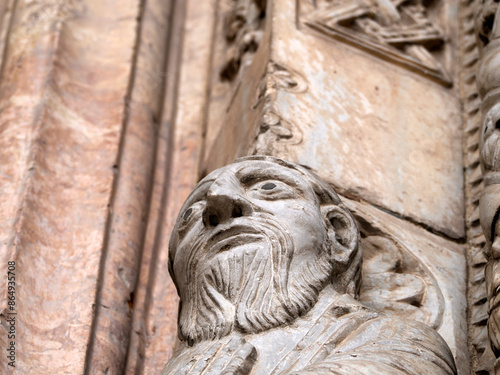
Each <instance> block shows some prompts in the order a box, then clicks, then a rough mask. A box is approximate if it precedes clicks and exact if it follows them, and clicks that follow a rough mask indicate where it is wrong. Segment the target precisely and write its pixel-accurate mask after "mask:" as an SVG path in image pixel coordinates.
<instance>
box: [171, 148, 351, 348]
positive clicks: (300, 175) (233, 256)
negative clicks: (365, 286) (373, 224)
mask: <svg viewBox="0 0 500 375" xmlns="http://www.w3.org/2000/svg"><path fill="white" fill-rule="evenodd" d="M277 160H278V159H273V158H270V157H262V158H261V159H257V160H255V159H252V158H249V159H244V160H241V161H237V162H235V163H234V164H231V165H229V166H226V167H223V168H221V169H218V170H216V171H214V172H213V173H211V174H210V175H208V176H207V177H206V178H204V179H203V180H202V181H201V182H200V183H199V184H198V185H197V187H196V188H195V190H194V191H193V193H192V194H191V195H190V196H189V198H188V199H187V200H186V202H185V204H184V206H183V208H182V209H181V211H180V214H179V217H178V219H177V223H176V225H175V228H174V231H173V235H172V238H171V243H170V257H171V272H172V276H173V278H174V280H175V283H176V286H177V288H178V291H179V295H180V297H181V308H180V316H179V336H180V338H181V339H184V340H187V341H188V342H190V343H194V342H197V341H200V340H202V339H213V338H216V337H221V336H223V335H226V334H228V333H229V332H230V331H231V330H232V329H234V328H237V329H240V330H242V331H246V332H258V331H262V330H264V329H268V328H271V327H274V326H277V325H279V324H282V323H284V322H288V321H290V320H292V319H294V318H296V317H297V316H299V315H300V314H302V313H304V312H305V311H307V310H308V309H309V308H310V307H312V305H313V304H314V302H315V301H316V298H317V295H318V293H319V291H320V290H321V289H322V288H323V287H324V285H325V284H326V283H327V281H328V280H329V279H330V278H331V276H332V271H333V270H334V268H335V266H336V265H338V264H340V263H342V261H343V260H345V259H347V258H349V257H350V254H351V253H352V251H353V248H354V247H356V246H357V229H356V228H355V225H354V222H353V221H352V218H351V216H350V215H349V214H347V213H346V212H345V210H344V209H343V208H340V207H339V206H337V205H336V204H327V205H323V206H322V205H321V204H320V203H321V202H320V196H319V195H318V193H317V191H315V189H314V186H313V184H312V183H311V178H310V177H308V176H307V175H306V174H304V172H303V171H302V169H294V168H289V167H285V166H283V165H280V164H279V163H277V162H276V161H277ZM316 190H317V189H316ZM333 194H334V193H333ZM334 198H335V197H334ZM337 199H338V198H337ZM353 229H354V232H353Z"/></svg>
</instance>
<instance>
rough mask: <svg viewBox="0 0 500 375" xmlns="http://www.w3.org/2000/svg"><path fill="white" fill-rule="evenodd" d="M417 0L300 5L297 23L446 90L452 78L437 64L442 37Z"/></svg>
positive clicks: (331, 0)
mask: <svg viewBox="0 0 500 375" xmlns="http://www.w3.org/2000/svg"><path fill="white" fill-rule="evenodd" d="M439 1H440V0H436V1H434V2H432V1H431V2H424V1H421V0H376V1H368V0H319V1H316V2H314V4H309V3H308V0H303V1H302V3H301V5H302V8H301V9H302V10H301V12H300V13H301V22H302V23H304V24H305V25H307V26H308V27H309V28H312V29H314V30H316V31H318V32H320V33H321V34H323V35H326V36H328V37H330V38H334V39H337V40H341V41H344V42H347V43H349V44H351V45H354V46H356V47H358V48H360V49H363V50H365V51H367V52H369V53H372V54H374V55H376V56H378V57H381V58H383V59H385V60H388V61H391V62H393V63H396V64H399V65H402V66H404V67H406V68H408V69H410V70H413V71H416V72H418V73H420V74H423V75H425V76H427V77H429V78H431V79H433V80H436V81H438V82H440V83H441V84H443V85H445V86H451V84H452V81H451V78H450V76H449V74H448V72H447V71H446V69H445V68H444V67H443V64H442V62H441V60H442V56H441V55H442V53H443V50H444V44H445V43H446V37H445V35H444V33H443V31H442V29H441V27H440V25H438V24H437V22H435V21H433V19H434V18H435V17H431V15H430V14H429V13H431V12H433V11H434V10H431V9H436V8H438V7H436V4H434V3H436V2H439Z"/></svg>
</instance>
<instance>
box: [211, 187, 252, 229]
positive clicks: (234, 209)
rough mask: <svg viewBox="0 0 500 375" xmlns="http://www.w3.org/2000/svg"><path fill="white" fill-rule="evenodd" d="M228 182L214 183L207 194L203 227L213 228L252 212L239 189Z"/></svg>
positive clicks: (250, 206)
mask: <svg viewBox="0 0 500 375" xmlns="http://www.w3.org/2000/svg"><path fill="white" fill-rule="evenodd" d="M228 182H229V181H221V182H219V181H215V182H214V183H213V184H212V186H211V187H210V190H209V191H208V192H207V204H206V207H205V211H204V212H203V222H204V224H205V226H211V227H215V226H217V225H219V224H222V223H224V222H227V221H229V220H231V219H233V218H236V217H240V216H248V215H251V214H252V212H253V208H252V205H251V204H250V202H249V201H248V200H247V199H245V198H244V197H243V196H242V195H241V194H240V192H239V191H238V190H239V189H238V188H237V187H236V186H234V185H235V184H233V183H228Z"/></svg>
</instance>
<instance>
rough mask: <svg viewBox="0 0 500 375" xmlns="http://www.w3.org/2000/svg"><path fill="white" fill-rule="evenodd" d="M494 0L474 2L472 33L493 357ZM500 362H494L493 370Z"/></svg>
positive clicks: (497, 80)
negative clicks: (475, 45) (476, 48)
mask: <svg viewBox="0 0 500 375" xmlns="http://www.w3.org/2000/svg"><path fill="white" fill-rule="evenodd" d="M499 9H500V8H499V7H498V3H495V2H491V1H486V2H484V3H480V4H478V8H477V11H476V22H475V28H476V35H477V38H478V43H479V47H480V48H479V58H480V59H479V64H478V70H477V78H476V83H477V88H478V93H479V96H480V98H481V100H482V103H481V109H482V119H481V132H480V135H479V136H480V143H479V147H480V155H481V166H482V170H483V183H484V189H483V192H482V194H481V198H480V202H479V212H480V219H481V226H482V228H483V232H484V235H485V237H486V247H485V254H486V258H487V260H488V264H487V265H486V272H485V275H486V289H487V296H488V304H489V306H488V312H489V318H488V336H489V339H490V342H491V347H492V349H493V352H494V353H495V356H496V357H497V358H498V357H499V356H500V328H499V326H500V309H499V307H500V306H499V300H500V293H499V290H500V251H499V249H500V236H499V233H500V231H499V228H500V222H499V220H498V218H499V212H500V181H499V176H500V173H499V172H500V155H499V152H500V144H499V141H500V125H499V124H500V74H499V72H500V69H499V67H500V64H499V61H500V28H499V25H498V22H497V21H498V11H499ZM498 370H500V362H499V361H498V359H497V361H496V362H495V371H498Z"/></svg>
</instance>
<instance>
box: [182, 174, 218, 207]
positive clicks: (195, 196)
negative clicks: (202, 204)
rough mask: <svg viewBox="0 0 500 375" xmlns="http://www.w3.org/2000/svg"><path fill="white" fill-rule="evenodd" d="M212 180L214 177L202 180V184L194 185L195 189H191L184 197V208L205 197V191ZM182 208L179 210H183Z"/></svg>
mask: <svg viewBox="0 0 500 375" xmlns="http://www.w3.org/2000/svg"><path fill="white" fill-rule="evenodd" d="M214 181H215V180H214V179H210V180H206V181H203V183H202V184H200V185H198V186H197V187H196V190H193V192H192V193H191V194H190V195H189V197H188V198H187V199H186V202H185V203H184V210H185V209H186V208H189V207H190V206H191V205H192V204H194V203H196V202H199V201H201V200H203V199H205V196H206V195H207V191H208V189H210V186H211V185H212V183H213V182H214ZM184 210H182V211H181V212H183V211H184Z"/></svg>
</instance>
